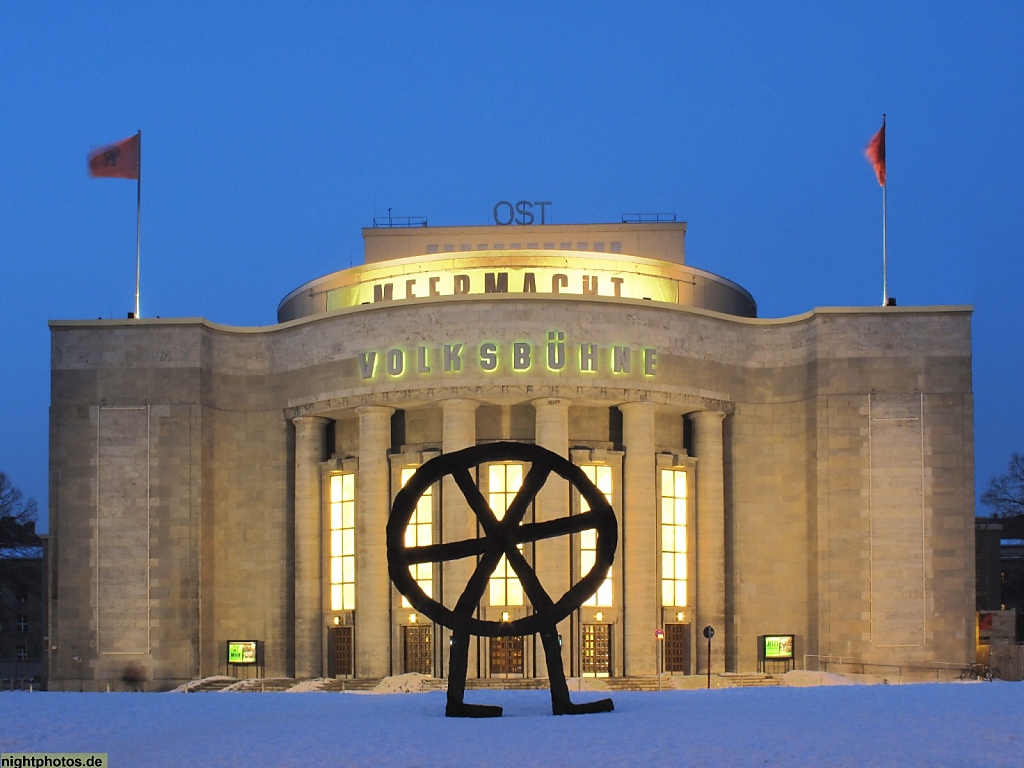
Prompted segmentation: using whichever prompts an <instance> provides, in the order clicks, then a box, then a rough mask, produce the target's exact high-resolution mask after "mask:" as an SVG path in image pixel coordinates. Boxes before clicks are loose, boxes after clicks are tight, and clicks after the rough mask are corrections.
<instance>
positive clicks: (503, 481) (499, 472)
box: [487, 464, 523, 605]
mask: <svg viewBox="0 0 1024 768" xmlns="http://www.w3.org/2000/svg"><path fill="white" fill-rule="evenodd" d="M522 485H523V465H522V464H489V465H488V466H487V490H488V498H487V502H488V503H489V504H490V506H491V509H492V510H494V516H495V517H497V518H498V519H499V520H501V519H502V518H503V517H504V516H505V512H506V511H508V507H509V505H510V504H511V503H512V500H513V499H514V498H515V497H516V494H517V493H518V492H519V489H520V488H521V487H522ZM522 548H523V547H522V545H520V546H519V549H520V550H521V549H522ZM488 601H489V603H490V605H522V604H523V585H522V584H520V583H519V577H518V576H516V573H515V571H513V570H512V566H510V565H509V564H508V558H506V557H505V556H504V555H502V556H501V560H499V561H498V567H497V568H495V569H494V573H492V574H491V579H490V582H489V593H488Z"/></svg>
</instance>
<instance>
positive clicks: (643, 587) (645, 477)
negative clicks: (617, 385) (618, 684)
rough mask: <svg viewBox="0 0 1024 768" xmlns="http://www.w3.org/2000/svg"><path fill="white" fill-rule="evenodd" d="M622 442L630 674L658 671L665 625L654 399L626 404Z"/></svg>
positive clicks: (622, 552) (621, 571)
mask: <svg viewBox="0 0 1024 768" xmlns="http://www.w3.org/2000/svg"><path fill="white" fill-rule="evenodd" d="M619 410H620V411H622V442H623V448H624V449H625V452H626V456H625V459H624V462H623V469H622V486H623V487H622V491H623V493H622V510H621V512H620V515H619V534H620V539H619V554H618V555H617V556H616V558H615V559H616V561H618V562H619V563H621V566H620V567H619V568H618V573H617V574H616V575H617V576H618V578H620V579H622V580H623V587H624V591H623V595H624V596H623V605H622V608H623V625H624V626H623V640H624V648H623V651H624V652H623V658H624V659H625V665H626V668H625V670H624V671H625V674H626V675H629V676H634V675H654V674H657V672H658V640H657V638H655V636H654V630H655V629H657V628H658V627H660V626H661V622H660V618H659V617H660V611H659V608H658V606H659V603H660V602H661V600H660V598H661V589H660V585H659V584H658V559H659V552H660V548H659V546H658V525H659V519H660V518H659V510H658V504H657V498H656V496H655V488H656V487H657V478H656V477H655V463H654V418H655V415H656V413H657V406H655V405H654V403H649V402H638V403H623V404H622V405H620V406H619Z"/></svg>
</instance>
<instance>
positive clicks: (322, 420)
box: [292, 416, 333, 427]
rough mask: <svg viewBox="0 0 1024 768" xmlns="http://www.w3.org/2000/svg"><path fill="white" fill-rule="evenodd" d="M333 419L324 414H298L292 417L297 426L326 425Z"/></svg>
mask: <svg viewBox="0 0 1024 768" xmlns="http://www.w3.org/2000/svg"><path fill="white" fill-rule="evenodd" d="M331 421H333V419H328V418H326V417H324V416H296V417H295V418H293V419H292V424H294V425H295V426H296V427H300V426H301V427H317V426H321V427H326V426H327V425H328V424H330V423H331Z"/></svg>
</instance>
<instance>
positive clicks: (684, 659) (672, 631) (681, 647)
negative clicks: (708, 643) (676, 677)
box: [665, 624, 690, 675]
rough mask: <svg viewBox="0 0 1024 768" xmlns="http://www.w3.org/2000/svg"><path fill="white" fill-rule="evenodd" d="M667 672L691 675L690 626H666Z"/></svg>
mask: <svg viewBox="0 0 1024 768" xmlns="http://www.w3.org/2000/svg"><path fill="white" fill-rule="evenodd" d="M665 671H666V672H681V673H682V674H684V675H688V674H690V625H689V624H666V625H665Z"/></svg>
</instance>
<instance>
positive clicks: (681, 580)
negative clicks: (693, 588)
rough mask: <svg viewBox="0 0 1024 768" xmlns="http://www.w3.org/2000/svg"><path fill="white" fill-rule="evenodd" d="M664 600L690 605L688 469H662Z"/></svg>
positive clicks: (662, 599) (674, 604)
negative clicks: (687, 583) (687, 598)
mask: <svg viewBox="0 0 1024 768" xmlns="http://www.w3.org/2000/svg"><path fill="white" fill-rule="evenodd" d="M661 604H662V605H664V606H668V607H683V606H685V605H686V472H685V471H684V470H681V469H663V470H661Z"/></svg>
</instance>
